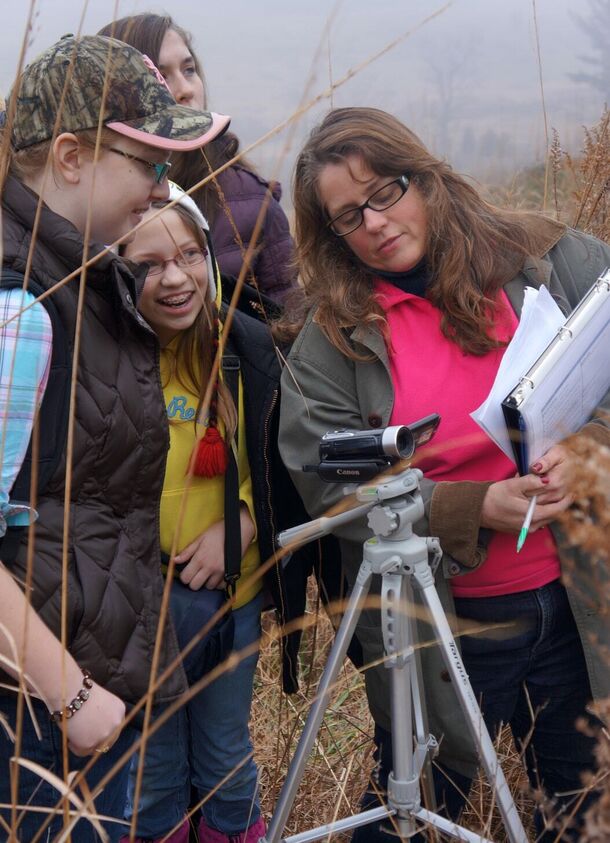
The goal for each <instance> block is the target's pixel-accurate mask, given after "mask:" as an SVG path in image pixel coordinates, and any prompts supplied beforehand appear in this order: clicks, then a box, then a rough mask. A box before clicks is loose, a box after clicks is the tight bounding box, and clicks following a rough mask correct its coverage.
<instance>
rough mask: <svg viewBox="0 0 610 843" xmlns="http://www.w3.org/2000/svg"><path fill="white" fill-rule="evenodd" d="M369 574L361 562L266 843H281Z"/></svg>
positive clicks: (350, 635) (366, 592) (342, 659)
mask: <svg viewBox="0 0 610 843" xmlns="http://www.w3.org/2000/svg"><path fill="white" fill-rule="evenodd" d="M371 575H372V572H371V566H370V564H369V563H368V562H366V561H365V562H363V563H362V565H361V566H360V570H359V572H358V576H357V578H356V582H355V585H354V588H353V591H352V593H351V595H350V599H349V602H348V604H347V608H346V610H345V614H344V616H343V619H342V621H341V624H340V626H339V629H338V630H337V634H336V636H335V643H334V644H333V646H332V649H331V651H330V654H329V657H328V661H327V662H326V667H325V668H324V672H323V674H322V678H321V679H320V684H319V686H318V695H317V698H316V700H315V702H314V704H313V705H312V707H311V709H310V711H309V715H308V717H307V721H306V723H305V728H304V729H303V732H302V734H301V737H300V739H299V743H298V746H297V749H296V752H295V754H294V757H293V759H292V762H291V764H290V768H289V770H288V775H287V776H286V781H285V782H284V785H283V787H282V790H281V792H280V795H279V798H278V801H277V803H276V806H275V811H274V814H273V817H272V819H271V822H270V823H269V828H268V830H267V834H266V837H265V841H266V843H279V841H280V840H281V835H282V832H283V830H284V828H285V826H286V822H287V820H288V816H289V814H290V811H291V809H292V805H293V803H294V799H295V796H296V793H297V790H298V787H299V784H300V782H301V779H302V777H303V772H304V770H305V765H306V764H307V759H308V758H309V755H310V753H311V750H312V748H313V745H314V743H315V740H316V737H317V734H318V732H319V730H320V725H321V723H322V720H323V718H324V713H325V711H326V708H327V705H328V699H329V696H330V693H331V691H332V689H333V686H334V683H335V681H336V679H337V676H338V675H339V671H340V670H341V667H342V665H343V661H344V659H345V654H346V652H347V648H348V646H349V642H350V640H351V638H352V635H353V634H354V630H355V629H356V624H357V622H358V618H359V616H360V612H361V610H362V603H363V601H364V599H365V598H366V596H367V594H368V591H369V588H370V584H371Z"/></svg>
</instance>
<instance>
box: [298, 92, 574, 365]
mask: <svg viewBox="0 0 610 843" xmlns="http://www.w3.org/2000/svg"><path fill="white" fill-rule="evenodd" d="M354 155H355V156H358V157H359V158H360V159H361V160H362V161H363V162H364V164H365V165H366V166H367V167H368V168H369V169H370V170H371V171H372V172H373V173H375V174H377V175H380V176H387V177H389V178H396V177H397V176H399V175H403V174H406V175H408V176H409V178H410V179H411V181H412V182H413V184H415V185H416V186H417V189H418V190H419V191H420V192H421V194H422V196H423V199H424V204H425V208H426V213H427V243H426V255H425V257H426V262H427V266H428V270H429V273H430V278H431V284H430V287H429V292H428V296H429V298H430V300H431V301H432V302H433V303H434V304H435V305H436V306H437V307H438V308H439V310H440V311H441V313H442V330H443V333H444V334H445V335H446V336H447V337H449V338H450V339H451V340H453V341H454V342H456V343H457V344H458V345H459V346H460V347H461V348H463V349H464V351H467V352H470V353H472V354H484V353H486V352H487V351H489V349H491V348H493V347H495V346H496V345H497V344H498V343H497V341H496V340H495V339H494V338H493V336H492V335H491V326H492V323H493V316H494V310H495V302H494V298H495V294H496V293H497V291H498V290H499V288H500V287H501V286H502V285H503V284H504V283H506V281H508V280H509V279H510V278H512V277H514V276H515V275H516V274H517V272H518V271H519V270H520V269H521V268H522V266H523V262H524V259H525V257H526V256H527V255H529V254H536V252H537V251H538V252H539V250H540V247H541V245H542V243H543V237H542V236H541V234H540V225H539V223H540V220H541V218H540V217H538V216H537V215H534V214H531V213H524V212H511V211H506V210H503V209H501V208H497V207H494V206H493V205H490V204H489V203H487V202H486V201H485V200H484V199H483V198H482V197H481V196H480V195H479V194H478V192H477V191H476V190H475V189H474V188H473V187H472V186H471V185H470V184H468V183H467V182H466V181H465V179H463V178H462V177H461V176H459V175H457V174H456V173H454V172H453V170H452V169H451V167H450V166H449V165H448V164H446V163H445V162H444V161H440V160H439V159H437V158H435V157H434V156H433V155H431V154H430V152H428V150H427V149H426V148H425V146H424V145H423V143H422V142H421V141H420V140H419V138H418V137H417V136H416V135H415V134H414V133H413V132H412V131H410V129H408V128H407V127H406V126H404V125H403V124H402V123H401V122H400V121H399V120H397V119H396V118H395V117H393V116H392V115H390V114H387V113H386V112H384V111H380V110H379V109H375V108H338V109H334V110H333V111H331V112H330V113H329V114H328V115H327V116H326V118H325V119H324V120H323V121H322V123H321V124H320V125H319V126H318V127H317V128H315V129H314V130H313V132H312V133H311V135H310V137H309V140H308V141H307V143H306V144H305V147H304V148H303V150H302V151H301V153H300V155H299V157H298V159H297V164H296V169H295V175H294V185H293V191H294V208H295V231H296V236H295V240H296V248H297V257H298V264H299V269H300V273H301V279H302V283H303V290H304V302H303V305H302V307H301V309H300V311H299V312H298V313H296V317H295V324H296V325H297V326H298V324H299V322H300V321H301V320H302V318H303V312H304V309H305V308H307V309H310V308H311V307H315V308H316V321H317V322H318V323H319V325H320V326H321V328H322V330H323V331H324V333H325V334H326V336H327V338H328V339H329V341H330V342H331V343H332V344H333V345H335V346H336V347H337V348H338V349H339V350H340V351H342V352H343V353H344V354H346V355H348V356H349V357H351V358H354V359H357V358H358V357H359V355H358V354H357V353H356V352H355V351H354V349H353V347H352V346H351V344H350V343H349V341H348V338H347V336H346V333H345V331H344V329H345V328H351V327H354V326H356V325H361V324H366V323H369V324H370V323H373V322H376V323H379V324H385V319H384V314H383V312H382V310H381V308H380V306H379V304H378V303H377V300H376V298H375V294H374V289H373V275H372V271H371V270H370V269H369V268H367V267H365V266H364V265H363V264H362V263H360V261H359V260H358V258H357V257H356V256H355V255H354V253H353V252H352V251H351V249H350V248H349V246H348V245H347V243H346V242H345V239H344V238H340V237H337V236H336V235H334V234H333V233H332V231H331V230H330V229H329V228H328V225H327V223H328V216H327V214H326V211H325V209H324V207H323V205H322V202H321V200H320V197H319V195H318V177H319V175H320V172H321V170H322V169H323V168H324V167H325V166H326V165H327V164H331V163H338V162H343V161H345V159H346V158H348V157H349V156H354ZM548 225H552V223H550V222H548V223H547V225H546V238H547V240H548ZM560 230H561V227H560V226H559V225H558V224H557V231H560ZM558 236H559V235H557V238H556V239H558Z"/></svg>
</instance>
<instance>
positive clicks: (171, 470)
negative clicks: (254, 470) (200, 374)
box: [161, 345, 261, 607]
mask: <svg viewBox="0 0 610 843" xmlns="http://www.w3.org/2000/svg"><path fill="white" fill-rule="evenodd" d="M170 355H171V357H170ZM172 359H173V353H172V346H171V345H170V346H169V347H168V348H166V349H164V350H163V351H162V352H161V381H162V383H163V384H164V389H163V394H164V398H165V406H166V408H167V415H168V419H169V431H170V449H169V454H168V456H167V466H166V469H165V481H164V483H163V494H162V496H161V550H162V551H163V552H164V553H170V551H171V549H172V547H173V546H174V538H175V532H176V529H177V525H178V523H179V515H180V512H181V508H182V506H184V514H183V516H182V520H181V523H180V531H179V534H178V535H177V541H176V543H175V548H176V553H179V552H180V551H181V550H182V549H183V548H184V547H186V546H187V545H188V544H190V542H192V541H193V540H194V539H196V538H197V536H199V535H201V533H203V531H204V530H206V529H207V528H208V527H210V526H211V525H212V524H214V523H216V522H217V521H220V520H222V518H223V517H224V475H222V476H219V477H211V478H209V477H193V478H192V480H191V482H190V485H189V488H188V492H186V493H185V490H186V488H187V477H186V471H187V468H188V464H189V460H190V457H191V453H192V451H193V447H194V445H195V439H196V431H195V424H194V422H193V420H194V418H195V413H196V411H197V400H198V397H197V395H196V394H194V393H193V392H190V391H189V390H187V389H185V387H184V386H183V385H182V384H181V383H179V381H178V380H177V379H176V378H175V377H173V378H171V379H170V378H169V377H168V375H169V372H170V371H171V360H172ZM242 393H243V389H242V383H241V378H240V381H239V407H238V418H239V422H238V431H237V440H238V441H237V465H238V471H239V498H240V501H241V502H242V503H245V505H246V506H247V507H248V510H249V512H250V515H251V517H252V521H253V523H255V524H256V522H255V521H254V507H253V502H252V482H251V479H250V466H249V464H248V455H247V452H246V430H245V427H246V422H245V417H244V407H243V394H242ZM218 427H219V430H220V431H221V433H223V435H224V428H223V425H222V421H221V420H220V419H219V422H218ZM197 433H200V434H201V435H203V433H204V430H200V429H199V425H198V426H197ZM185 494H186V501H185V502H184V504H183V498H184V497H185ZM242 554H243V556H242V563H241V577H240V579H239V580H238V581H237V597H236V603H235V606H236V607H239V606H243V605H244V604H245V603H248V602H249V601H250V600H252V598H253V597H254V596H255V595H256V594H257V593H258V592H259V591H260V589H261V581H260V580H257V581H256V582H255V583H254V584H251V585H249V586H246V587H244V582H245V581H246V580H247V579H248V576H249V575H250V574H252V572H253V571H254V570H255V569H256V568H257V567H258V565H259V564H260V555H259V551H258V545H257V542H256V536H255V538H254V540H253V541H252V543H251V544H250V545H249V547H247V548H242Z"/></svg>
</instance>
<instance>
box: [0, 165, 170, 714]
mask: <svg viewBox="0 0 610 843" xmlns="http://www.w3.org/2000/svg"><path fill="white" fill-rule="evenodd" d="M36 204H37V197H36V196H35V195H34V194H33V193H32V192H30V191H29V190H28V189H27V188H26V187H25V186H24V185H22V184H21V183H19V182H18V181H16V180H14V179H9V180H8V181H7V183H6V185H5V189H4V193H3V206H4V213H3V240H4V260H3V262H4V265H5V266H7V267H10V268H12V269H14V270H16V271H19V272H24V271H25V265H26V259H27V256H28V252H29V251H30V245H31V230H32V225H33V220H34V214H35V211H36ZM82 250H83V245H82V240H81V238H80V236H79V234H78V232H77V231H76V229H75V228H74V227H73V226H72V225H71V224H70V223H69V222H67V221H66V220H65V219H63V218H62V217H59V216H58V215H56V214H54V213H53V212H51V211H50V210H49V209H47V208H43V212H42V215H41V218H40V226H39V230H38V233H37V237H36V244H35V249H34V259H33V263H32V269H31V276H32V277H33V278H34V279H35V281H36V283H37V284H39V285H40V286H42V287H44V288H45V289H48V288H49V287H51V286H52V285H53V284H54V283H56V282H57V281H58V280H60V279H62V278H64V277H65V276H66V275H68V274H69V273H71V272H72V271H73V270H74V269H75V268H77V267H78V266H80V264H81V261H82ZM98 250H99V249H98ZM81 283H84V282H83V281H82V280H81V279H80V277H79V276H77V277H76V278H75V279H74V280H72V281H70V282H69V283H67V284H66V285H64V286H63V287H61V288H59V289H58V290H57V291H56V292H54V293H53V301H54V304H55V307H56V308H57V311H58V313H59V317H60V319H61V321H62V324H63V328H64V331H63V339H62V341H64V342H67V343H68V344H69V346H70V351H72V350H73V347H74V337H75V332H76V314H77V301H78V292H79V286H80V284H81ZM85 283H86V292H85V307H84V309H83V316H82V327H81V347H80V355H79V359H78V385H77V391H76V411H75V433H74V454H73V458H72V486H71V490H70V501H71V504H70V513H69V518H70V522H69V540H68V548H67V554H68V611H67V615H68V648H69V650H70V652H71V653H72V655H73V656H74V658H75V659H76V661H77V662H78V663H79V665H81V667H86V668H88V669H89V670H91V672H92V674H93V676H94V678H95V680H96V681H97V682H99V683H100V684H101V685H103V686H104V687H105V688H108V689H109V690H111V691H113V692H114V693H116V694H117V695H118V696H120V697H121V698H122V699H123V700H125V701H126V702H127V703H133V702H136V701H137V700H138V699H139V698H140V697H141V696H142V695H143V694H144V693H145V692H146V691H147V689H148V682H149V675H150V666H151V660H152V653H153V648H154V642H155V635H156V631H157V625H158V616H159V610H160V604H161V595H162V591H163V578H162V575H161V569H160V550H159V501H160V496H161V489H162V485H163V476H164V471H165V458H166V453H167V448H168V443H169V437H168V429H167V416H166V413H165V407H164V403H163V394H162V390H161V384H160V380H159V369H158V348H157V343H156V339H155V336H154V334H153V332H152V331H151V330H150V329H149V328H148V327H147V326H146V325H145V324H143V322H142V320H141V317H140V316H139V314H138V313H137V311H136V309H135V306H134V301H135V298H136V284H137V281H136V278H135V277H134V276H133V275H132V274H131V272H130V271H129V269H128V268H127V267H126V265H125V264H124V263H123V262H122V261H121V260H120V259H119V258H117V257H116V256H114V255H106V256H105V257H104V258H102V259H100V260H99V261H98V262H97V263H96V264H95V265H94V266H93V267H91V268H90V269H89V270H88V271H87V277H86V282H85ZM54 341H55V338H54ZM74 365H76V361H74ZM41 436H44V431H42V432H41ZM60 446H61V448H62V457H61V461H60V463H59V465H58V467H57V468H56V470H55V472H54V474H53V476H52V478H51V480H50V482H49V483H48V484H47V485H46V488H45V489H44V490H43V491H42V494H41V496H40V498H39V500H38V502H37V506H36V509H37V512H38V516H39V517H38V520H37V522H36V525H35V549H34V562H33V592H32V604H33V606H34V607H35V608H36V609H37V611H38V612H39V614H40V615H41V617H42V618H43V619H44V620H45V622H46V623H47V625H48V626H49V627H50V628H51V629H52V630H53V632H54V633H55V634H56V635H57V636H59V634H60V621H61V580H62V573H61V572H62V547H63V538H62V536H63V523H64V514H65V513H64V510H65V508H64V495H65V490H66V443H65V442H62V443H60ZM26 542H27V536H24V539H23V541H22V545H21V547H20V549H19V552H18V554H17V558H16V559H15V561H14V563H13V564H12V566H11V567H12V570H13V572H14V573H15V575H16V576H17V578H18V579H19V580H23V579H25V573H26V551H27V548H26ZM176 652H177V650H176V644H175V637H174V633H173V629H172V628H171V626H169V627H168V628H167V629H166V630H165V632H164V635H163V641H162V651H161V661H160V670H161V671H162V670H163V669H164V668H165V667H166V666H167V665H168V664H169V661H170V660H172V659H173V658H174V657H175V655H176ZM58 681H59V680H58ZM184 689H185V680H184V675H183V673H182V670H181V669H179V670H178V671H176V672H175V673H174V674H173V675H172V676H171V677H170V678H169V679H168V681H167V682H166V683H165V684H164V685H163V687H162V689H161V691H160V693H159V694H158V696H157V700H158V701H159V702H161V701H164V700H168V699H171V698H174V697H176V696H177V695H178V694H179V693H180V692H182V691H183V690H184Z"/></svg>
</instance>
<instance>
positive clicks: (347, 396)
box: [279, 221, 610, 774]
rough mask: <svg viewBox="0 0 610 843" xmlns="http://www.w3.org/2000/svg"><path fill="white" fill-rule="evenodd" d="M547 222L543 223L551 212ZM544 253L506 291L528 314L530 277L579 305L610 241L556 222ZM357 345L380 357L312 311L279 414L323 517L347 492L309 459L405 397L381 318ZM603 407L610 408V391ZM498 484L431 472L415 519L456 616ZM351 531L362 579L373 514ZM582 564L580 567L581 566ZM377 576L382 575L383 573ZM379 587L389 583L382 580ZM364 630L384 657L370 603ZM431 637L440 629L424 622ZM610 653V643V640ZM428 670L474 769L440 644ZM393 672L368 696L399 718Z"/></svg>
mask: <svg viewBox="0 0 610 843" xmlns="http://www.w3.org/2000/svg"><path fill="white" fill-rule="evenodd" d="M543 225H544V221H543ZM545 232H546V235H547V239H546V242H545V246H544V248H543V249H541V252H540V254H541V255H542V257H531V258H530V259H528V260H526V261H525V263H524V265H523V267H522V269H521V271H520V272H519V273H518V274H517V275H516V277H514V278H512V279H511V280H509V281H508V282H507V283H506V284H505V286H504V290H505V292H506V294H507V296H508V298H509V300H510V302H511V304H512V306H513V307H514V309H515V312H516V313H517V315H519V314H520V313H521V307H522V305H523V297H524V290H525V287H526V286H534V287H538V286H540V285H541V284H545V285H546V286H547V288H548V289H549V290H550V292H551V294H552V295H553V297H554V298H555V300H556V301H557V303H558V305H559V306H560V308H561V309H562V310H563V311H564V312H565V313H569V312H570V311H571V310H572V309H573V308H574V307H575V306H576V304H577V303H578V302H579V301H580V299H581V298H582V296H583V295H584V294H585V293H586V291H587V290H588V289H589V288H590V287H591V285H592V284H593V282H594V281H595V280H596V279H597V278H598V277H599V275H600V274H601V273H602V271H603V270H604V269H605V268H606V267H608V266H610V247H608V246H607V245H606V244H604V243H602V242H601V241H599V240H596V239H595V238H592V237H589V236H587V235H584V234H582V233H580V232H576V231H573V230H570V231H567V232H565V229H564V228H563V227H562V226H559V225H558V224H555V223H551V222H550V221H549V222H548V225H547V227H546V229H545ZM351 342H352V343H353V346H354V348H355V349H356V351H358V352H360V353H363V354H366V355H370V354H371V353H372V355H373V359H372V360H370V361H367V362H360V361H354V360H350V359H348V358H347V357H346V356H344V355H343V354H341V352H340V351H339V350H338V349H337V348H336V347H335V346H333V345H331V343H330V342H329V341H328V340H327V338H326V337H325V335H324V334H323V332H322V330H321V328H320V326H319V325H318V324H316V320H315V314H313V313H311V314H310V315H309V317H308V319H307V321H306V323H305V325H304V327H303V329H302V331H301V333H300V334H299V336H298V338H297V339H296V341H295V343H294V345H293V347H292V350H291V353H290V355H289V358H288V363H287V366H286V368H285V370H284V373H283V377H282V405H281V416H280V439H279V442H280V452H281V454H282V458H283V460H284V462H285V463H286V466H287V468H288V470H289V471H290V473H291V475H292V477H293V480H294V483H295V485H296V486H297V489H298V490H299V492H300V494H301V496H302V498H303V501H304V503H305V506H306V508H307V510H308V512H309V513H310V515H311V516H312V517H314V518H315V517H318V516H320V515H322V514H323V513H325V512H327V510H329V509H330V508H331V507H332V506H333V505H335V504H337V503H338V501H340V500H341V498H342V489H341V486H340V484H337V485H335V484H327V483H323V482H321V481H320V480H319V478H318V477H317V475H316V474H312V473H303V471H302V466H303V465H304V464H306V463H309V464H311V463H317V462H318V445H319V441H320V438H321V437H322V435H323V434H324V433H326V432H327V431H329V430H336V429H339V428H347V429H352V430H361V429H366V428H372V427H384V426H386V425H387V424H388V423H389V420H390V416H391V413H392V407H393V402H394V392H393V387H392V380H391V375H390V365H389V361H388V356H387V351H386V346H385V342H384V339H383V337H382V335H381V333H380V332H379V331H378V330H376V329H375V328H374V327H369V326H358V327H356V328H355V329H354V330H353V331H352V332H351ZM603 407H604V408H605V409H606V410H608V411H609V412H610V393H609V394H608V395H607V396H606V397H605V400H604V402H603ZM587 429H588V431H589V432H590V433H591V435H592V436H594V437H595V438H596V439H598V440H599V441H601V442H602V443H603V444H606V445H610V430H609V429H608V428H607V427H606V426H605V425H604V423H603V422H602V421H601V420H596V421H592V422H590V423H589V424H588V425H587ZM488 486H489V484H488V483H481V482H439V483H436V482H433V481H431V480H426V479H424V480H423V481H422V487H421V491H422V495H423V498H424V501H425V517H424V518H422V519H421V521H419V522H418V523H417V524H416V525H415V532H416V533H418V534H419V535H422V536H426V535H431V536H438V537H439V538H440V541H441V545H442V548H443V551H444V553H443V561H442V565H441V566H439V570H438V572H437V577H436V585H437V590H438V592H439V596H440V599H441V601H442V603H443V605H444V607H445V609H446V611H447V613H448V616H449V618H450V620H451V614H452V607H453V603H452V598H451V593H450V589H449V585H448V581H447V577H450V576H456V575H459V574H460V573H466V572H467V571H469V570H472V569H473V568H475V567H477V566H478V565H480V564H481V563H482V562H483V561H484V560H485V558H486V553H487V550H486V546H487V543H488V540H489V536H490V531H488V530H485V529H481V527H480V515H481V507H482V502H483V498H484V496H485V492H486V491H487V488H488ZM554 532H555V534H556V537H557V539H558V546H559V549H560V556H561V558H562V561H565V559H566V555H567V549H566V548H565V545H563V543H562V541H561V537H560V536H559V531H557V530H554ZM336 534H337V536H338V537H339V539H340V544H341V555H342V563H343V566H344V570H345V573H346V575H347V578H348V580H349V581H350V583H353V582H354V579H355V577H356V574H357V572H358V568H359V565H360V562H361V559H362V542H363V541H365V540H366V539H367V538H369V537H370V536H371V533H370V530H369V529H368V528H367V526H366V523H365V521H364V520H362V521H359V522H352V523H350V524H347V525H345V526H343V527H341V528H339V529H337V531H336ZM579 557H582V554H578V553H575V552H574V550H573V549H571V550H570V561H571V566H574V564H575V563H574V560H575V559H576V567H577V569H579V570H581V571H583V572H585V573H587V572H588V571H589V569H590V566H591V560H590V559H585V558H584V557H582V558H579ZM571 570H572V568H571ZM374 579H379V578H378V577H377V578H374ZM582 579H583V582H579V584H578V585H572V586H569V587H568V593H569V598H570V603H571V606H572V609H573V612H574V616H575V618H576V622H577V624H578V628H579V631H580V634H581V638H582V642H583V647H584V651H585V657H586V660H587V666H588V669H589V675H590V679H591V686H592V689H593V693H594V695H595V696H596V697H601V696H606V695H608V694H610V670H609V669H608V664H607V662H606V661H605V660H604V659H603V657H602V649H603V648H602V646H601V644H602V643H604V642H605V644H606V647H609V648H610V632H609V630H608V628H607V624H608V622H607V621H606V628H605V629H603V630H602V629H601V628H600V627H601V618H600V616H599V614H598V613H599V611H600V608H601V607H600V605H599V600H600V597H601V595H600V591H599V585H596V584H595V582H594V581H593V578H591V577H586V576H585V577H583V578H582ZM376 587H377V588H378V587H379V585H378V584H376ZM357 635H358V638H359V640H360V643H361V645H362V647H363V650H364V657H365V663H369V662H375V661H376V660H378V659H379V658H380V657H381V656H382V654H383V642H382V638H381V631H380V625H379V613H378V612H377V611H374V610H365V611H363V613H362V615H361V618H360V621H359V624H358V627H357ZM419 635H420V640H422V641H426V640H433V635H431V633H430V632H429V631H427V630H426V629H425V627H424V626H423V625H422V624H420V630H419ZM608 652H610V649H608ZM422 670H423V677H424V687H425V691H426V701H427V710H428V717H429V723H430V729H431V731H432V733H433V734H434V735H435V736H436V737H437V738H440V737H442V738H443V740H442V743H441V758H442V759H443V760H444V761H445V762H446V763H447V764H448V765H449V766H450V767H453V769H457V770H458V771H463V772H465V773H467V774H469V773H472V771H473V769H474V765H475V763H476V760H475V758H476V757H475V755H474V754H473V751H472V747H471V745H470V740H469V738H468V735H467V728H466V725H465V721H464V720H463V718H462V714H461V711H460V708H459V705H458V702H457V699H456V697H455V695H454V692H453V689H452V687H451V683H450V681H449V679H448V676H447V673H446V671H445V670H444V665H443V663H442V660H441V656H440V651H439V650H438V648H437V647H434V646H433V647H427V648H424V649H423V650H422ZM388 674H389V671H388V670H385V669H384V668H383V667H373V668H370V669H368V670H367V671H366V686H367V696H368V699H369V705H370V707H371V712H372V714H373V717H374V718H375V720H376V721H377V722H378V723H380V724H381V725H382V726H384V727H385V728H389V727H390V720H389V717H390V702H389V700H390V696H389V681H388Z"/></svg>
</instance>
